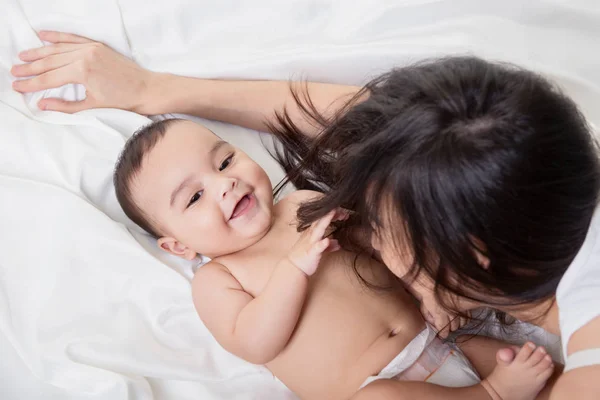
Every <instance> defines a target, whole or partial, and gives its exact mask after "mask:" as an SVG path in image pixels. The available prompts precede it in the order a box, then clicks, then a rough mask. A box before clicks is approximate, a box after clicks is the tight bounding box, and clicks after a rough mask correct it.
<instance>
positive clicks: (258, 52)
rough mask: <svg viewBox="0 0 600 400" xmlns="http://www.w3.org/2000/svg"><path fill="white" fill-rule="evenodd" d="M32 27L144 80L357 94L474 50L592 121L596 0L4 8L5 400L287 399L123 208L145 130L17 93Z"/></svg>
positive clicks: (0, 328) (0, 333)
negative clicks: (222, 332) (115, 58)
mask: <svg viewBox="0 0 600 400" xmlns="http://www.w3.org/2000/svg"><path fill="white" fill-rule="evenodd" d="M150 4H151V5H150ZM40 29H56V30H63V31H69V32H74V33H78V34H81V35H85V36H88V37H91V38H94V39H97V40H101V41H104V42H106V43H108V44H109V45H111V46H112V47H114V48H115V49H117V50H119V51H121V52H122V53H124V54H126V55H128V56H130V57H133V58H134V59H135V60H136V61H137V62H139V63H140V64H141V65H143V66H145V67H147V68H151V69H154V70H159V71H169V72H173V73H178V74H186V75H191V76H198V77H210V78H218V77H220V78H268V79H288V78H290V77H296V78H300V77H304V78H309V79H312V80H322V81H328V82H340V83H353V84H359V83H362V82H364V81H365V80H366V79H367V78H368V77H370V76H373V75H374V74H376V73H378V72H381V71H383V70H385V69H387V68H389V67H392V66H394V65H402V64H403V63H406V62H410V61H414V60H418V59H421V58H423V57H430V56H436V55H442V54H455V53H473V54H477V55H481V56H485V57H489V58H493V59H502V60H507V61H513V62H516V63H519V64H521V65H524V66H527V67H530V68H533V69H535V70H538V71H540V72H542V73H544V74H546V75H548V76H550V77H552V78H553V79H555V80H556V81H557V82H558V83H559V84H560V85H561V86H563V87H564V88H565V90H567V91H568V93H569V94H570V95H571V96H573V97H574V98H575V100H576V101H577V102H578V103H579V104H580V105H581V107H582V109H583V110H584V112H585V114H586V116H587V117H588V119H589V121H590V123H592V124H593V125H594V126H595V127H597V126H600V125H599V124H600V109H598V107H597V104H598V103H599V102H600V53H599V52H598V51H597V48H598V47H597V46H598V43H597V42H598V39H600V3H599V2H597V1H595V0H588V1H585V0H578V1H574V0H569V1H567V0H564V1H559V0H555V1H540V0H538V1H529V2H523V1H516V0H506V1H502V2H496V1H489V2H482V1H478V0H439V1H427V0H421V1H418V0H405V1H383V0H380V1H372V0H371V1H363V0H361V1H354V2H348V1H336V0H320V1H310V0H306V1H299V0H294V1H285V2H282V1H274V0H272V1H269V0H255V1H252V2H246V1H241V0H239V1H234V0H230V1H219V2H217V1H193V0H169V1H165V0H161V1H157V2H154V3H148V2H145V1H141V0H122V1H115V0H85V1H83V0H62V1H52V2H50V1H42V0H22V1H19V0H3V4H2V12H1V13H0V117H1V118H0V120H1V128H0V192H1V193H2V194H1V195H0V226H2V233H1V236H0V237H1V240H0V354H1V356H0V398H2V399H61V400H62V399H93V400H103V399H107V400H108V399H110V400H122V399H144V400H146V399H175V398H176V399H182V400H185V399H199V398H201V399H217V400H220V399H244V400H245V399H267V400H269V399H292V398H294V397H293V395H292V394H291V393H289V392H288V391H287V390H286V389H285V388H284V387H283V386H282V385H281V384H280V383H279V382H277V381H276V380H275V379H274V378H273V377H272V375H271V374H269V373H268V371H266V370H265V369H264V368H260V367H255V366H252V365H249V364H247V363H245V362H243V361H241V360H239V359H237V358H236V357H234V356H232V355H229V354H227V353H226V352H225V351H224V350H222V349H221V348H220V347H219V346H218V345H217V344H216V343H215V342H214V340H213V339H212V338H211V336H210V334H209V333H208V332H207V330H206V329H205V327H204V326H203V325H202V324H201V322H200V321H199V320H198V318H197V317H196V314H195V312H194V309H193V306H192V304H191V298H190V290H189V279H190V277H191V276H192V274H193V270H194V268H195V265H194V264H193V263H187V262H182V261H179V260H175V259H173V258H170V257H167V256H165V255H164V254H161V253H160V252H159V251H157V249H156V248H155V247H154V246H153V243H152V242H151V241H150V240H149V239H148V238H147V237H145V236H144V235H141V234H139V233H137V232H136V230H135V229H133V227H132V226H131V224H130V223H129V222H128V221H127V220H126V218H125V217H124V215H123V213H122V211H121V210H120V208H119V206H118V204H117V202H116V200H115V196H114V191H113V188H112V183H111V172H112V168H113V164H114V161H115V159H116V157H117V155H118V153H119V150H120V149H121V147H122V146H123V143H124V141H125V140H126V138H127V137H128V136H129V135H130V134H131V133H132V132H133V131H134V130H135V129H136V128H138V127H139V126H141V125H142V124H144V123H146V122H147V121H148V120H147V119H146V118H145V117H142V116H139V115H136V114H133V113H129V112H125V111H120V110H89V111H85V112H82V113H79V114H78V115H64V114H60V113H52V112H41V111H39V110H37V108H36V107H35V104H36V102H37V100H38V99H39V98H41V97H42V96H64V97H68V98H77V97H81V96H82V95H83V91H82V89H81V88H80V87H75V86H72V85H70V86H67V87H64V88H61V89H59V90H52V91H48V92H44V93H36V94H33V95H28V96H21V95H19V94H17V93H15V92H13V91H11V89H10V84H11V81H12V78H11V76H10V74H9V69H10V66H11V65H12V64H13V63H16V62H17V61H18V60H17V53H18V52H19V51H21V50H24V49H27V48H30V47H35V46H38V45H40V44H41V42H40V41H39V39H38V38H37V36H36V35H35V31H36V30H40ZM207 124H208V125H209V127H210V128H211V129H213V130H214V131H215V132H217V133H218V134H220V135H223V136H224V137H226V138H227V139H229V140H231V141H232V142H234V143H235V144H237V145H240V146H241V147H243V148H244V149H245V150H247V151H248V152H249V153H250V155H251V156H253V157H254V158H255V159H256V160H257V161H259V162H260V163H261V164H262V165H263V166H264V167H265V168H266V169H267V171H268V172H269V174H270V176H271V178H272V180H273V181H274V182H276V181H277V180H278V179H279V178H280V177H281V172H280V171H279V170H278V168H277V166H276V165H275V163H274V162H273V161H272V160H271V159H270V158H269V157H268V155H267V154H266V152H265V151H264V149H263V148H262V146H261V145H260V140H259V138H258V133H256V132H250V131H247V130H245V129H242V128H238V127H233V126H228V125H224V124H219V123H214V122H207ZM127 228H130V229H129V230H128V229H127ZM546 344H553V343H551V342H547V343H546Z"/></svg>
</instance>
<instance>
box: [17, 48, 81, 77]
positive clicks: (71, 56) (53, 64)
mask: <svg viewBox="0 0 600 400" xmlns="http://www.w3.org/2000/svg"><path fill="white" fill-rule="evenodd" d="M76 59H77V54H76V53H74V52H68V53H61V54H54V55H51V56H48V57H44V58H42V59H40V60H37V61H34V62H32V63H30V64H21V65H14V66H13V67H12V68H11V70H10V72H11V73H12V74H13V75H14V76H16V77H25V76H34V75H40V74H43V73H44V72H48V71H52V70H55V69H57V68H60V67H64V66H65V65H67V64H69V63H71V62H73V61H74V60H76Z"/></svg>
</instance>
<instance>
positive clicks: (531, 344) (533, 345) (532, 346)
mask: <svg viewBox="0 0 600 400" xmlns="http://www.w3.org/2000/svg"><path fill="white" fill-rule="evenodd" d="M527 346H529V347H530V348H532V349H535V344H533V343H531V342H529V343H527Z"/></svg>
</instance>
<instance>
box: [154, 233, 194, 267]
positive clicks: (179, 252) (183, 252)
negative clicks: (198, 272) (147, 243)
mask: <svg viewBox="0 0 600 400" xmlns="http://www.w3.org/2000/svg"><path fill="white" fill-rule="evenodd" d="M156 242H157V244H158V247H160V248H161V249H162V250H164V251H166V252H167V253H171V254H173V255H176V256H177V257H181V258H184V259H186V260H190V261H191V260H193V259H194V258H196V255H197V253H196V252H195V251H194V250H192V249H190V248H189V247H187V246H186V245H184V244H183V243H181V242H179V241H178V240H177V239H175V238H172V237H168V236H163V237H161V238H159V239H158V240H157V241H156Z"/></svg>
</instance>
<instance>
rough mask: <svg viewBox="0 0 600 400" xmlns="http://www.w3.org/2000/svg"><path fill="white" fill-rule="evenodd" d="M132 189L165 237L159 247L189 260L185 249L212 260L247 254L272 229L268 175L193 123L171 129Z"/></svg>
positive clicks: (241, 154) (142, 168) (244, 156)
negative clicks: (236, 253)
mask: <svg viewBox="0 0 600 400" xmlns="http://www.w3.org/2000/svg"><path fill="white" fill-rule="evenodd" d="M131 185H132V187H131V189H132V194H133V200H134V202H135V203H136V204H137V205H138V206H139V207H140V208H141V209H142V210H143V211H144V213H145V214H146V215H147V216H149V218H150V219H151V223H152V224H153V225H154V226H155V227H157V228H158V230H159V231H160V232H161V234H163V235H165V238H162V239H160V240H159V244H160V245H161V247H162V248H163V249H164V250H167V251H170V252H172V253H175V254H177V255H180V256H182V257H185V258H189V257H190V253H189V252H188V253H185V250H186V249H187V250H193V251H194V252H197V253H200V254H203V255H205V256H208V257H211V258H214V257H218V256H221V255H225V254H230V253H233V252H236V251H239V250H242V249H244V248H246V247H249V246H250V245H252V244H254V243H256V242H257V241H259V240H260V239H261V238H262V237H263V236H264V235H265V234H266V233H267V232H268V230H269V229H270V227H271V210H272V206H273V193H272V186H271V182H270V181H269V178H268V176H267V174H266V173H265V171H264V170H263V169H262V168H261V167H260V166H259V165H258V164H256V163H255V162H254V161H253V160H252V159H251V158H250V157H248V156H247V155H246V154H245V153H243V152H242V151H240V150H238V149H236V148H235V147H233V146H232V145H230V144H229V143H227V142H224V141H222V140H221V139H219V138H218V137H217V136H215V135H214V134H213V133H212V132H211V131H209V130H208V129H206V128H205V127H203V126H201V125H198V124H196V123H193V122H190V121H182V122H177V123H175V124H174V125H171V126H170V127H169V128H168V130H167V132H166V134H165V136H164V137H163V138H162V139H161V140H159V142H158V143H157V144H156V145H155V146H154V148H153V149H152V150H151V151H150V152H149V153H148V154H146V158H145V159H144V161H143V162H142V166H141V169H140V171H139V174H138V175H137V176H136V177H134V179H133V181H132V183H131ZM165 239H168V240H166V241H165ZM165 243H166V245H165Z"/></svg>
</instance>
